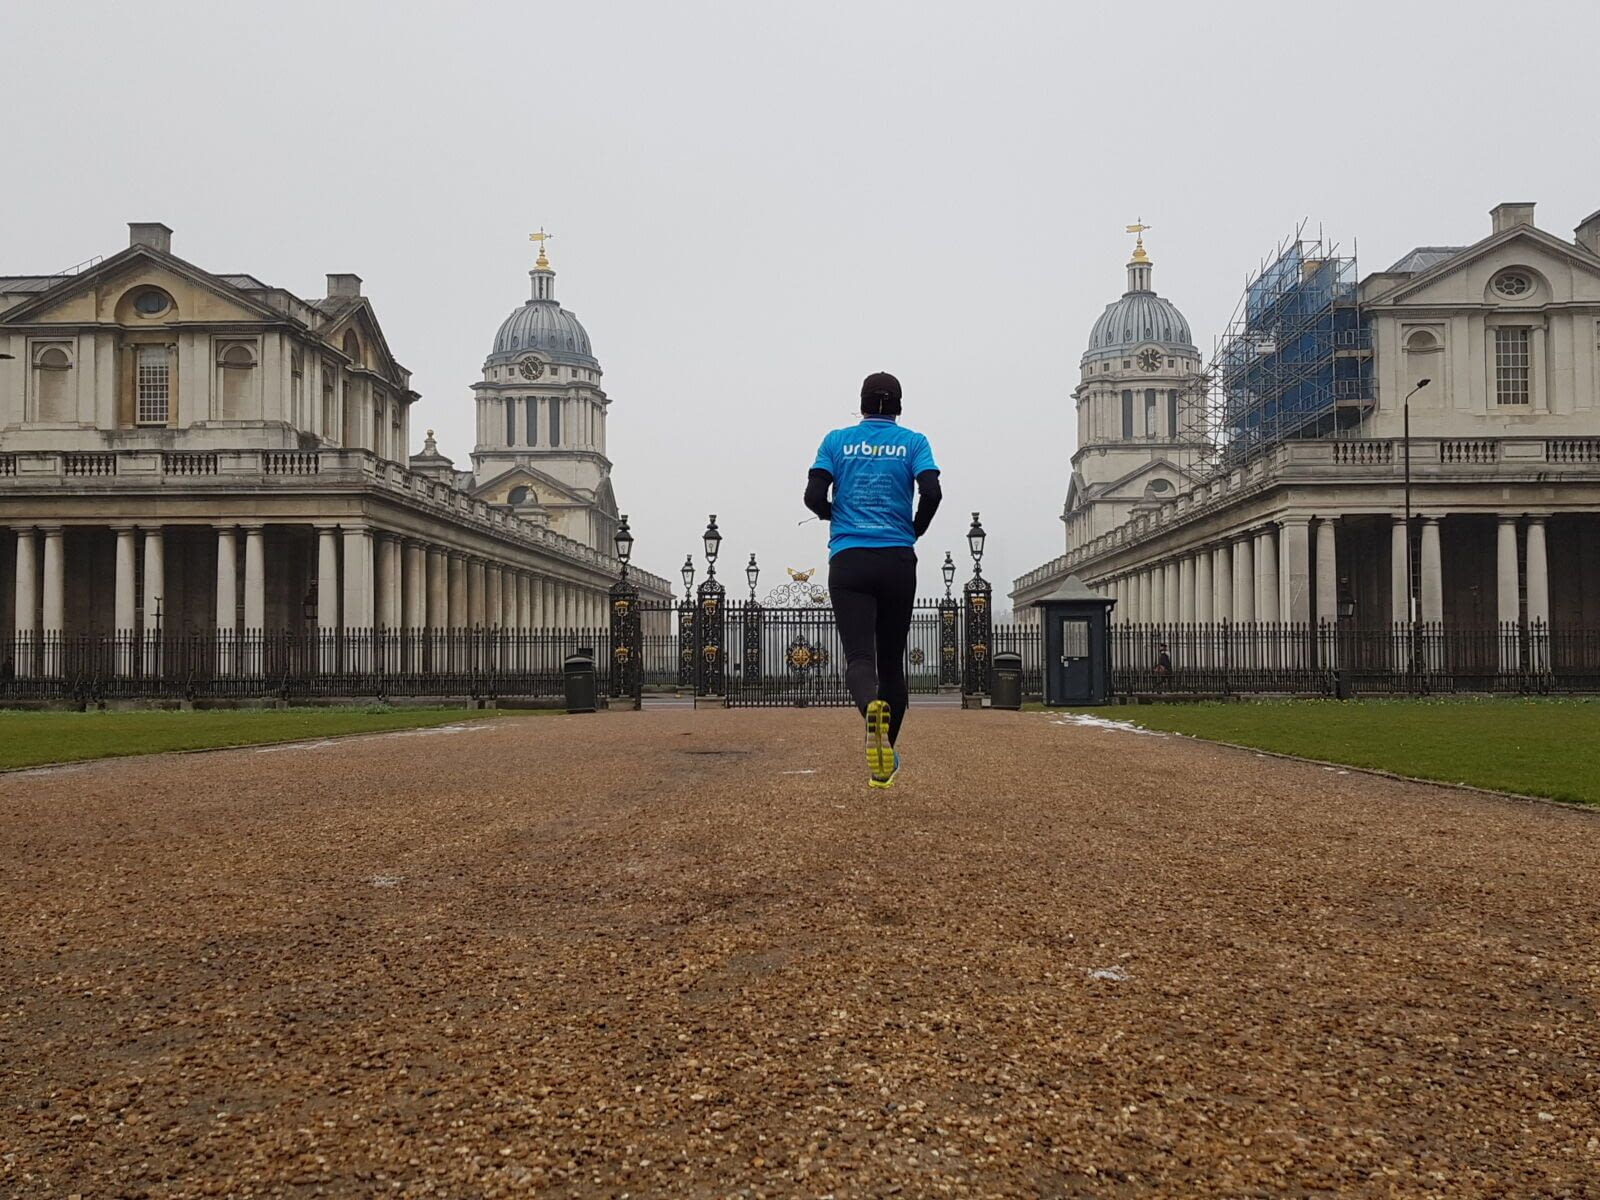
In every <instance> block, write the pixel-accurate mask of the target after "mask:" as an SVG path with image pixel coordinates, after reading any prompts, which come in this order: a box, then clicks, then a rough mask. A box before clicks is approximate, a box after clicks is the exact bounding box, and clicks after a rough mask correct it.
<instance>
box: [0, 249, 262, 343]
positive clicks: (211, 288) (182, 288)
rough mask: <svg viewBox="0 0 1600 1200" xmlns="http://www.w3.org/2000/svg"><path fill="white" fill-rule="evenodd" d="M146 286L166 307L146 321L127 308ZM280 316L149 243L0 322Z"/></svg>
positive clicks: (255, 319)
mask: <svg viewBox="0 0 1600 1200" xmlns="http://www.w3.org/2000/svg"><path fill="white" fill-rule="evenodd" d="M151 287H154V288H159V289H160V290H161V291H163V292H165V293H166V294H167V295H168V296H169V297H170V298H171V301H172V307H171V308H170V309H169V310H168V311H166V312H165V313H162V314H160V315H157V316H153V317H150V318H148V319H146V318H142V317H139V316H137V315H136V314H135V313H134V312H133V311H132V310H131V304H132V297H133V295H135V294H136V293H137V292H139V291H140V290H142V289H144V288H151ZM283 319H284V318H283V314H282V313H280V312H277V311H276V310H274V309H271V308H268V307H267V306H266V305H264V304H261V303H259V302H257V301H256V300H254V299H252V298H251V297H250V296H248V295H246V294H245V293H244V292H241V291H239V289H237V288H235V287H233V286H232V285H230V284H228V283H226V282H224V281H223V280H221V279H219V278H217V277H216V276H215V275H211V274H209V273H207V272H205V271H202V270H201V269H200V268H198V267H196V266H194V265H193V264H192V263H187V262H184V261H183V260H182V259H181V258H174V257H173V256H172V255H170V254H163V253H161V252H160V251H159V250H155V249H152V248H151V247H149V246H130V247H129V248H128V249H126V250H124V251H122V252H121V253H120V254H115V255H113V256H112V257H110V258H108V259H106V260H105V261H104V262H102V263H99V264H97V265H95V266H93V267H90V268H89V269H88V270H86V271H83V272H81V273H79V274H77V275H71V276H68V277H66V278H64V279H62V281H61V282H60V283H59V284H57V285H56V286H55V287H52V288H50V289H49V290H48V291H45V292H41V293H40V294H39V295H38V296H36V297H34V298H33V299H32V300H29V301H26V302H25V303H23V304H19V305H17V306H16V307H14V308H11V309H9V310H7V311H6V312H5V313H4V314H0V324H6V325H54V324H62V325H66V324H80V323H95V324H127V325H133V324H145V323H148V324H151V325H164V324H172V323H180V322H181V323H190V322H196V321H204V322H240V321H250V322H260V321H272V322H274V323H276V322H279V321H282V320H283Z"/></svg>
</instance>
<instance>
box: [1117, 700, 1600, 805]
mask: <svg viewBox="0 0 1600 1200" xmlns="http://www.w3.org/2000/svg"><path fill="white" fill-rule="evenodd" d="M1093 711H1094V713H1095V715H1097V716H1103V717H1108V718H1111V719H1114V720H1125V721H1129V722H1131V723H1133V724H1135V725H1140V726H1143V727H1144V728H1146V729H1161V730H1166V731H1169V732H1172V733H1185V734H1189V735H1191V736H1193V737H1199V738H1209V739H1211V740H1214V741H1219V742H1233V743H1235V744H1237V745H1240V746H1253V747H1255V748H1257V749H1260V750H1275V751H1277V752H1279V753H1282V754H1297V755H1300V756H1302V757H1304V758H1315V759H1319V760H1321V761H1323V762H1330V763H1343V764H1345V765H1348V766H1354V767H1376V768H1378V769H1380V770H1384V771H1394V772H1395V773H1397V774H1400V775H1413V776H1416V777H1417V778H1419V779H1436V780H1439V781H1441V782H1444V783H1466V784H1471V785H1473V786H1475V787H1483V788H1492V789H1494V790H1496V791H1503V792H1519V793H1521V794H1523V795H1528V796H1548V797H1550V798H1551V799H1553V800H1570V801H1577V802H1580V803H1584V804H1600V763H1597V761H1596V751H1595V748H1596V746H1600V701H1592V700H1509V699H1508V700H1367V701H1346V702H1344V703H1340V702H1338V701H1334V700H1291V701H1283V702H1277V703H1274V702H1265V703H1252V704H1139V705H1128V706H1126V707H1119V708H1101V709H1095V710H1093Z"/></svg>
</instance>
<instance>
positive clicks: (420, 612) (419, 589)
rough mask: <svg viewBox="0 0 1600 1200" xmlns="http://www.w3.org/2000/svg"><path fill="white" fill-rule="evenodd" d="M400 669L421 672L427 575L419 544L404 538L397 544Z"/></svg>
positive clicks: (426, 613) (413, 539)
mask: <svg viewBox="0 0 1600 1200" xmlns="http://www.w3.org/2000/svg"><path fill="white" fill-rule="evenodd" d="M398 557H399V566H400V630H399V639H400V646H401V654H402V658H401V665H402V668H403V669H404V670H406V671H409V672H411V673H412V674H416V673H417V672H419V671H421V670H422V627H423V625H425V624H426V623H427V616H428V575H427V568H426V565H425V559H424V556H423V552H422V543H421V542H419V541H417V540H416V538H404V539H402V541H401V543H400V553H399V556H398Z"/></svg>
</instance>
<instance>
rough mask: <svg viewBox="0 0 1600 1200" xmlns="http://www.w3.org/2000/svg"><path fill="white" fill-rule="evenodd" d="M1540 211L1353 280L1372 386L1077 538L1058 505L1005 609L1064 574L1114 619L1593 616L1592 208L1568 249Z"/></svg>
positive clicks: (1496, 620)
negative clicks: (1363, 395) (1350, 403)
mask: <svg viewBox="0 0 1600 1200" xmlns="http://www.w3.org/2000/svg"><path fill="white" fill-rule="evenodd" d="M1533 216H1534V206H1533V205H1531V204H1505V205H1501V206H1499V207H1497V208H1496V209H1495V210H1494V213H1493V214H1492V226H1491V229H1490V233H1489V236H1487V237H1486V238H1484V239H1483V240H1482V241H1480V242H1478V243H1476V244H1475V245H1472V246H1465V247H1426V248H1422V249H1419V250H1417V251H1414V252H1413V253H1412V254H1409V255H1407V256H1406V257H1405V258H1404V259H1402V260H1401V261H1400V262H1399V263H1397V264H1396V265H1395V267H1394V268H1392V269H1390V270H1388V271H1384V272H1381V273H1377V274H1374V275H1370V276H1368V277H1367V278H1366V279H1364V280H1362V281H1361V284H1360V288H1359V304H1360V312H1361V319H1362V322H1363V324H1364V326H1365V328H1366V329H1368V330H1369V331H1370V346H1371V353H1372V356H1373V362H1372V381H1373V388H1372V397H1371V403H1370V406H1369V407H1367V408H1365V409H1363V410H1362V411H1361V412H1360V413H1359V416H1358V418H1357V419H1356V420H1355V422H1354V423H1353V424H1351V425H1350V426H1349V427H1347V428H1344V429H1341V430H1340V431H1339V434H1338V435H1337V436H1334V437H1326V438H1303V439H1286V440H1282V441H1278V442H1276V443H1275V444H1271V445H1268V446H1266V447H1264V448H1263V450H1262V451H1261V452H1260V453H1259V454H1256V455H1253V456H1252V457H1250V458H1249V460H1248V461H1245V462H1243V463H1236V464H1229V463H1228V460H1227V458H1226V456H1219V461H1220V462H1221V463H1222V466H1221V467H1220V468H1219V469H1215V470H1208V471H1205V472H1196V473H1195V475H1194V477H1192V478H1188V479H1184V480H1183V481H1182V483H1181V486H1179V487H1178V488H1177V490H1176V491H1175V493H1174V494H1172V495H1171V496H1169V497H1167V498H1165V499H1161V500H1159V502H1157V503H1149V504H1146V505H1144V506H1143V507H1137V506H1130V507H1129V509H1128V511H1127V514H1126V515H1125V516H1121V519H1120V520H1117V521H1115V522H1114V523H1113V525H1112V527H1111V528H1110V529H1109V530H1105V529H1101V528H1099V527H1098V526H1096V527H1094V528H1092V529H1087V530H1085V532H1086V533H1087V534H1088V535H1089V536H1086V537H1082V538H1080V537H1078V536H1075V533H1076V531H1075V530H1074V529H1073V528H1072V527H1071V521H1070V516H1071V512H1072V501H1070V500H1069V514H1068V515H1069V532H1068V537H1067V552H1066V553H1065V554H1064V555H1062V556H1061V557H1059V558H1057V559H1054V560H1053V561H1051V562H1049V563H1046V564H1044V565H1043V566H1041V567H1039V568H1037V569H1036V570H1034V571H1031V572H1029V573H1028V574H1026V575H1024V576H1022V577H1021V578H1019V579H1017V580H1016V581H1015V585H1014V587H1013V590H1012V593H1011V596H1012V601H1013V603H1014V605H1015V606H1016V609H1017V612H1018V613H1019V614H1027V613H1029V612H1030V611H1034V610H1030V609H1029V607H1028V606H1029V605H1030V603H1031V602H1032V601H1033V600H1035V599H1037V598H1038V597H1041V596H1043V595H1046V594H1048V593H1049V592H1050V591H1051V590H1052V589H1053V588H1055V587H1056V586H1057V585H1058V584H1059V583H1060V581H1061V580H1062V579H1063V578H1065V577H1066V576H1067V575H1069V574H1077V575H1080V576H1081V577H1083V578H1084V579H1085V580H1086V581H1088V582H1089V583H1090V584H1091V585H1093V586H1095V587H1096V588H1097V589H1099V590H1100V591H1102V592H1103V593H1105V594H1108V595H1111V596H1113V597H1114V598H1115V599H1116V600H1117V607H1116V618H1117V620H1119V621H1123V622H1130V621H1132V622H1209V621H1220V620H1232V621H1279V620H1283V621H1330V622H1332V621H1341V620H1342V621H1345V622H1348V623H1350V624H1353V625H1356V626H1361V627H1367V628H1376V627H1379V626H1382V625H1386V624H1388V623H1391V622H1403V621H1407V620H1408V619H1410V618H1411V616H1412V614H1411V613H1410V612H1409V611H1408V601H1409V603H1413V604H1415V606H1416V612H1415V617H1416V618H1418V619H1421V620H1425V621H1430V622H1439V623H1442V624H1444V625H1445V626H1455V627H1459V628H1486V627H1490V626H1494V625H1497V624H1501V623H1505V624H1517V623H1527V622H1535V621H1539V622H1546V623H1550V624H1554V625H1558V626H1559V625H1567V626H1577V625H1587V626H1591V627H1594V626H1597V625H1600V516H1597V515H1596V514H1597V513H1600V214H1596V215H1595V216H1592V217H1590V218H1588V219H1587V220H1585V221H1584V222H1583V224H1581V225H1580V226H1579V227H1578V229H1577V231H1576V235H1575V238H1574V240H1571V241H1568V240H1566V239H1563V238H1561V237H1558V236H1555V235H1553V234H1550V233H1547V232H1545V231H1544V230H1541V229H1539V228H1537V227H1536V226H1535V225H1534V223H1533ZM1423 379H1427V380H1428V381H1429V382H1428V383H1427V384H1426V385H1424V386H1421V387H1419V386H1418V384H1419V381H1420V380H1423ZM1080 391H1081V388H1080ZM1408 397H1409V410H1410V437H1409V439H1407V438H1406V436H1405V421H1406V416H1405V414H1406V409H1407V407H1408V405H1407V400H1408ZM1096 436H1097V435H1096V433H1095V430H1094V428H1093V427H1092V426H1091V427H1090V428H1089V429H1084V427H1083V426H1082V424H1081V423H1080V441H1082V442H1083V445H1084V446H1085V447H1087V446H1091V445H1093V444H1094V439H1095V437H1096ZM1408 444H1409V452H1410V453H1409V457H1410V462H1411V473H1412V489H1411V505H1412V512H1413V514H1414V518H1415V519H1414V522H1413V536H1412V541H1411V545H1410V547H1409V551H1410V552H1409V554H1408V544H1407V537H1406V526H1405V495H1406V492H1405V486H1404V478H1405V469H1406V468H1405V462H1406V458H1407V453H1406V452H1407V446H1408ZM1081 453H1082V449H1081V448H1080V454H1081ZM1200 457H1203V456H1197V458H1200ZM1074 461H1075V462H1076V461H1077V460H1076V459H1075V460H1074ZM1076 485H1077V480H1076V477H1075V479H1074V486H1075V487H1076ZM1151 499H1152V500H1154V499H1156V498H1155V497H1152V498H1151ZM1119 515H1120V514H1119ZM1408 563H1409V568H1408ZM1408 574H1409V583H1410V586H1409V587H1408V586H1407V585H1408Z"/></svg>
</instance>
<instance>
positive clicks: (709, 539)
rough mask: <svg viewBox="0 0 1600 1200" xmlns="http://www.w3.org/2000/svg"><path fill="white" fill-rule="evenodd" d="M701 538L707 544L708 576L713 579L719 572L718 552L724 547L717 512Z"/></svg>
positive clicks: (713, 514)
mask: <svg viewBox="0 0 1600 1200" xmlns="http://www.w3.org/2000/svg"><path fill="white" fill-rule="evenodd" d="M700 540H701V541H702V542H703V543H704V544H705V550H706V577H707V578H708V579H712V578H715V577H716V574H717V552H718V551H719V550H721V549H722V533H721V531H720V530H719V529H718V528H717V514H716V513H712V514H711V521H710V523H709V524H708V525H706V531H705V532H704V533H703V534H701V535H700Z"/></svg>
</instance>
